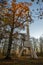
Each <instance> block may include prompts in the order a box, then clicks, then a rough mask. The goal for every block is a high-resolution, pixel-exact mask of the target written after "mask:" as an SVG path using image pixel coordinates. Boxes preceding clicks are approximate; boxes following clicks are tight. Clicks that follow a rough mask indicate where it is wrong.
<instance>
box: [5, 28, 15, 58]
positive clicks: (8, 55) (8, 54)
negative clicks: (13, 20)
mask: <svg viewBox="0 0 43 65" xmlns="http://www.w3.org/2000/svg"><path fill="white" fill-rule="evenodd" d="M13 29H14V28H13V27H12V28H11V33H10V35H9V44H8V49H7V54H6V57H5V58H6V59H9V58H10V51H11V45H12V33H13Z"/></svg>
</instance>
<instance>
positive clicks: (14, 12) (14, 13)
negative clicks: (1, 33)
mask: <svg viewBox="0 0 43 65" xmlns="http://www.w3.org/2000/svg"><path fill="white" fill-rule="evenodd" d="M30 5H31V3H27V2H23V3H22V2H20V3H15V2H12V4H11V7H10V8H5V7H4V8H2V13H0V15H1V16H2V18H1V20H2V21H3V23H4V26H7V25H9V26H10V32H9V44H8V49H7V54H6V59H8V58H10V51H11V45H12V40H13V35H14V34H13V31H14V29H15V28H24V23H25V22H26V21H27V19H28V20H29V18H30V21H31V16H30V15H29V12H30V10H29V6H30ZM3 11H4V12H3ZM30 21H29V22H30Z"/></svg>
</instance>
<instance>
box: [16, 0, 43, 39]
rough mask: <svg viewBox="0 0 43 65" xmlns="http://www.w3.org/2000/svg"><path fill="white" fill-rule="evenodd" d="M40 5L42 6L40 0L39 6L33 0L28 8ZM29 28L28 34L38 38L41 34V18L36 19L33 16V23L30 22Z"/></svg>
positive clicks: (42, 26) (42, 23)
mask: <svg viewBox="0 0 43 65" xmlns="http://www.w3.org/2000/svg"><path fill="white" fill-rule="evenodd" d="M17 1H18V2H31V1H30V0H17ZM35 1H36V0H35ZM40 7H42V8H43V3H41V0H40V6H39V5H36V3H35V2H34V3H33V4H32V6H31V7H30V10H32V9H36V8H40ZM35 12H36V11H35ZM33 15H35V14H34V13H33ZM29 28H30V36H31V37H35V38H39V37H40V36H42V35H43V19H42V20H40V19H37V18H36V17H35V18H34V23H32V24H30V27H29Z"/></svg>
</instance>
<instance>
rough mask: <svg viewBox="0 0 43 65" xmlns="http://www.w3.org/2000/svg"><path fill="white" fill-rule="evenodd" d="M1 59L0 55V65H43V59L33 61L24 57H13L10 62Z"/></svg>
mask: <svg viewBox="0 0 43 65" xmlns="http://www.w3.org/2000/svg"><path fill="white" fill-rule="evenodd" d="M3 58H4V57H2V55H0V65H43V57H39V58H38V59H33V58H28V57H25V56H21V57H20V58H17V57H15V56H14V57H12V59H10V60H5V59H3Z"/></svg>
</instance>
